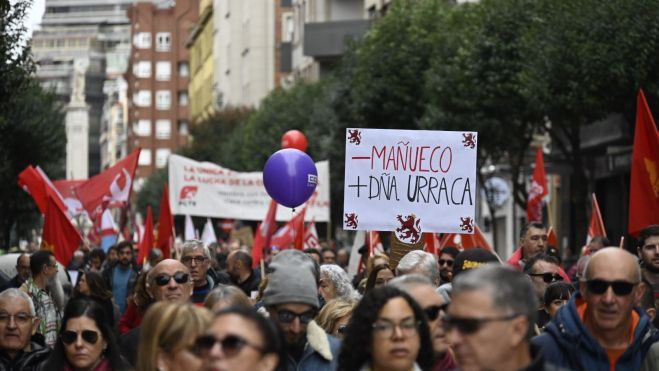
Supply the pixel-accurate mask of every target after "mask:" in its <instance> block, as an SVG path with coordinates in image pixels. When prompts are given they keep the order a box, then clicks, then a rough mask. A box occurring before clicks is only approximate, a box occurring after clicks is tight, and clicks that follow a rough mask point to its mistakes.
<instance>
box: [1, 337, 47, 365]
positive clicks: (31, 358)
mask: <svg viewBox="0 0 659 371" xmlns="http://www.w3.org/2000/svg"><path fill="white" fill-rule="evenodd" d="M48 356H50V348H48V347H43V346H41V345H39V344H37V343H35V342H32V351H31V352H19V353H18V354H17V355H16V357H15V358H14V359H13V360H12V359H9V357H8V356H7V354H6V353H5V352H2V351H0V371H14V370H15V371H19V370H20V371H32V370H35V371H41V370H43V369H44V368H43V367H44V362H45V361H46V359H48Z"/></svg>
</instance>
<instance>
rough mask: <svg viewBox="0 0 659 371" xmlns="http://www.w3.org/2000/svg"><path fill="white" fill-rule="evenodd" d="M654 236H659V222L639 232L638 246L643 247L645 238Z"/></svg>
mask: <svg viewBox="0 0 659 371" xmlns="http://www.w3.org/2000/svg"><path fill="white" fill-rule="evenodd" d="M652 236H659V224H651V225H648V226H647V227H645V228H643V229H641V232H640V233H639V234H638V247H640V248H643V246H644V245H645V240H646V239H648V238H649V237H652Z"/></svg>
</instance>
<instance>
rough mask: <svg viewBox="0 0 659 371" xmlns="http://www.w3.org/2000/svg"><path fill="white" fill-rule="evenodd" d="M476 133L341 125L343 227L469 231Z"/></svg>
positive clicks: (414, 235) (412, 235) (409, 238)
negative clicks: (343, 140) (343, 141)
mask: <svg viewBox="0 0 659 371" xmlns="http://www.w3.org/2000/svg"><path fill="white" fill-rule="evenodd" d="M476 143H477V133H475V132H453V131H423V130H383V129H346V160H345V188H344V196H345V198H344V200H345V203H344V205H343V210H344V215H343V228H344V229H348V230H375V231H395V232H396V235H397V236H398V238H399V239H401V240H402V241H404V242H408V243H416V242H418V241H419V240H420V239H421V234H422V233H423V232H435V233H438V232H448V233H473V231H474V214H475V211H476V206H475V205H476V150H477V146H476Z"/></svg>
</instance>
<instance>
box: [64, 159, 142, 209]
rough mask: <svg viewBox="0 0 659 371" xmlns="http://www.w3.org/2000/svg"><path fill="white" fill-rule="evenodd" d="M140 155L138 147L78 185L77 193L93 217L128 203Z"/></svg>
mask: <svg viewBox="0 0 659 371" xmlns="http://www.w3.org/2000/svg"><path fill="white" fill-rule="evenodd" d="M139 156H140V149H139V148H138V149H136V150H135V151H133V153H131V154H130V155H128V156H127V157H126V158H124V159H123V160H121V161H119V162H117V164H116V165H114V166H112V167H111V168H109V169H107V170H105V171H103V172H102V173H100V174H98V175H96V176H95V177H93V178H91V179H89V180H87V181H86V182H84V183H83V184H81V185H80V186H78V187H76V189H75V192H76V195H78V199H79V200H80V202H81V203H82V206H83V207H84V208H85V210H87V213H88V214H89V216H90V217H91V218H92V219H94V217H95V216H96V214H99V213H101V212H102V211H103V210H104V209H105V208H108V207H122V206H125V205H126V204H127V203H128V200H129V198H130V193H131V190H132V188H133V179H134V178H135V169H137V159H138V158H139Z"/></svg>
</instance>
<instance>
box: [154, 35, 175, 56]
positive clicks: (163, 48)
mask: <svg viewBox="0 0 659 371" xmlns="http://www.w3.org/2000/svg"><path fill="white" fill-rule="evenodd" d="M171 48H172V36H171V34H170V33H169V32H158V33H157V34H156V51H157V52H168V51H169V50H170V49H171Z"/></svg>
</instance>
